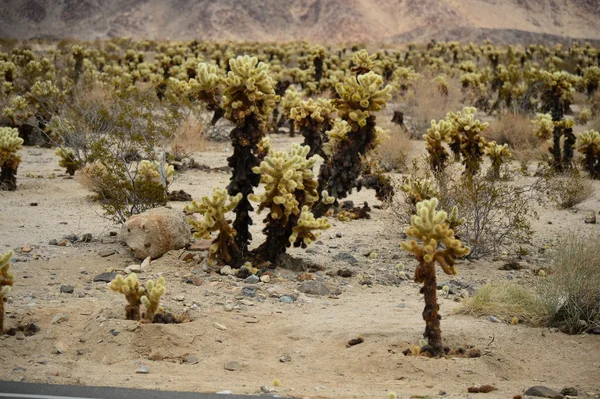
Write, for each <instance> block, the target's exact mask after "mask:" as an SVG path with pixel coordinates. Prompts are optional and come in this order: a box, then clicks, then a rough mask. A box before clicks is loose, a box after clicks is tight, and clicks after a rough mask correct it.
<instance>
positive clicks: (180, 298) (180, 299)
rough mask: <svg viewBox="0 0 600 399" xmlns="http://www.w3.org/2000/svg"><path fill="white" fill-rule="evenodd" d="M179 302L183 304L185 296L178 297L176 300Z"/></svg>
mask: <svg viewBox="0 0 600 399" xmlns="http://www.w3.org/2000/svg"><path fill="white" fill-rule="evenodd" d="M173 299H175V300H176V301H177V302H183V301H184V300H185V295H183V294H181V295H177V296H176V297H175V298H173Z"/></svg>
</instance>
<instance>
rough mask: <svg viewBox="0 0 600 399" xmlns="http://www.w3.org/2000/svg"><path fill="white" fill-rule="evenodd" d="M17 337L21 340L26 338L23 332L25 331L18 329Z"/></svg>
mask: <svg viewBox="0 0 600 399" xmlns="http://www.w3.org/2000/svg"><path fill="white" fill-rule="evenodd" d="M15 338H16V339H17V340H19V341H23V340H24V339H25V334H23V331H17V332H16V334H15Z"/></svg>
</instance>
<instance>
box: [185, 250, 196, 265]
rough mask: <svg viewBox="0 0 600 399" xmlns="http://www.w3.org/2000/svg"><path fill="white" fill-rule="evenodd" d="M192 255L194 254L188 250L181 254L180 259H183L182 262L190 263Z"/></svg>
mask: <svg viewBox="0 0 600 399" xmlns="http://www.w3.org/2000/svg"><path fill="white" fill-rule="evenodd" d="M194 256H196V255H194V254H192V253H189V252H188V253H187V254H185V255H183V257H182V258H181V260H182V261H184V262H186V263H190V262H191V261H193V260H194Z"/></svg>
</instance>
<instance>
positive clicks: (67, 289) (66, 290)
mask: <svg viewBox="0 0 600 399" xmlns="http://www.w3.org/2000/svg"><path fill="white" fill-rule="evenodd" d="M74 291H75V289H74V288H73V286H72V285H65V284H63V285H61V286H60V292H61V293H62V294H72V293H73V292H74Z"/></svg>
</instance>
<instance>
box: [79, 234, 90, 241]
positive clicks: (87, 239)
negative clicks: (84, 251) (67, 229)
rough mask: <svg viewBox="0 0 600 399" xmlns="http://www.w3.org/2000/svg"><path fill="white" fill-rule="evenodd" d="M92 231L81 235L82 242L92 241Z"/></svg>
mask: <svg viewBox="0 0 600 399" xmlns="http://www.w3.org/2000/svg"><path fill="white" fill-rule="evenodd" d="M92 239H93V237H92V233H85V234H84V235H82V236H81V238H80V239H79V241H80V242H92Z"/></svg>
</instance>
